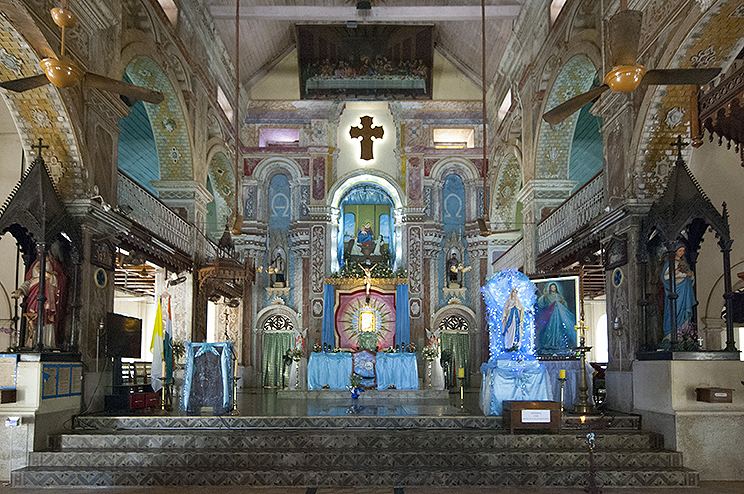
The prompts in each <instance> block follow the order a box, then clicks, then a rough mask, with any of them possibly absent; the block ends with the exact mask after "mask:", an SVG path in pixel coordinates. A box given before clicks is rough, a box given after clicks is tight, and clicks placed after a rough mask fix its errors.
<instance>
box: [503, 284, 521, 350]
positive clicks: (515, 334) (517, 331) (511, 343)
mask: <svg viewBox="0 0 744 494" xmlns="http://www.w3.org/2000/svg"><path fill="white" fill-rule="evenodd" d="M502 314H503V315H502V316H501V327H502V331H503V335H504V350H506V351H509V350H512V349H514V350H516V349H518V348H519V342H520V340H521V338H522V334H521V330H522V321H523V320H524V309H523V308H522V303H521V302H520V301H519V290H517V289H516V288H512V290H511V294H510V295H509V298H508V299H506V303H504V311H503V313H502Z"/></svg>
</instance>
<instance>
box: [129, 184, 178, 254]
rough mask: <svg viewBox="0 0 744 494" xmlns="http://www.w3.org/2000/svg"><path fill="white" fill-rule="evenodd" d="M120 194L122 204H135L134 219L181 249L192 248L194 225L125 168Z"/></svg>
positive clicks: (131, 213) (131, 214)
mask: <svg viewBox="0 0 744 494" xmlns="http://www.w3.org/2000/svg"><path fill="white" fill-rule="evenodd" d="M118 195H119V207H120V208H126V206H129V207H131V208H132V211H131V212H129V213H128V214H127V216H128V217H129V218H130V219H132V220H133V221H135V222H137V223H138V224H139V225H140V226H142V227H144V228H146V229H147V230H149V231H150V232H151V233H153V234H155V235H156V236H158V237H159V238H160V239H162V240H164V241H165V242H167V243H169V244H170V245H172V246H174V247H176V248H178V249H181V251H183V252H192V248H191V225H190V224H189V223H188V222H186V221H185V220H184V219H183V218H181V217H180V216H178V215H177V214H176V213H174V212H173V211H172V210H171V209H170V208H168V206H166V205H165V204H163V203H162V202H160V200H159V199H158V198H157V197H155V196H153V195H152V194H151V193H150V192H148V191H147V190H145V189H143V188H142V187H141V186H140V185H139V184H137V183H136V182H135V181H134V180H132V179H131V178H129V177H128V176H126V175H125V174H124V173H121V172H119V187H118Z"/></svg>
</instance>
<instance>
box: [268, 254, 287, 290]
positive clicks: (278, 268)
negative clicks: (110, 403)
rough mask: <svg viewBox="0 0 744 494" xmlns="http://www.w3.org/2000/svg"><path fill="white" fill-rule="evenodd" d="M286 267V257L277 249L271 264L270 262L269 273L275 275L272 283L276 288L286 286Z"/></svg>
mask: <svg viewBox="0 0 744 494" xmlns="http://www.w3.org/2000/svg"><path fill="white" fill-rule="evenodd" d="M284 269H285V268H284V258H283V257H282V251H281V250H277V251H276V254H275V255H274V259H272V261H271V264H269V274H273V275H274V281H273V284H272V286H273V287H274V288H284V285H285V278H284Z"/></svg>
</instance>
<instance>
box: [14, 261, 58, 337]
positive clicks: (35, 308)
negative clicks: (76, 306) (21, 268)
mask: <svg viewBox="0 0 744 494" xmlns="http://www.w3.org/2000/svg"><path fill="white" fill-rule="evenodd" d="M39 271H40V266H39V260H38V259H37V260H36V261H34V263H33V264H32V265H31V269H29V270H28V272H27V273H26V277H25V281H24V282H23V284H21V285H20V286H19V287H18V289H17V290H14V291H13V292H12V293H11V295H10V296H11V297H12V298H14V299H17V298H19V297H25V299H26V302H27V304H28V305H27V306H26V312H25V313H24V314H23V315H24V316H25V317H26V321H27V326H26V327H27V328H28V329H27V331H26V341H25V342H19V344H21V345H23V346H28V347H30V346H33V344H34V342H35V341H36V338H37V336H36V327H37V324H36V319H37V317H38V314H39V301H38V300H37V299H36V297H37V296H38V294H39ZM45 278H46V285H45V291H46V302H45V303H44V341H43V344H44V346H46V347H52V348H54V347H56V346H57V344H58V343H60V342H59V341H58V338H61V337H62V335H60V334H58V331H59V330H60V328H61V325H62V323H63V320H64V312H65V308H66V302H65V300H64V297H65V293H66V291H65V288H66V285H67V276H66V275H65V273H64V271H63V269H62V264H61V262H60V261H59V258H58V257H57V256H56V255H55V254H53V253H52V251H47V253H46V266H45Z"/></svg>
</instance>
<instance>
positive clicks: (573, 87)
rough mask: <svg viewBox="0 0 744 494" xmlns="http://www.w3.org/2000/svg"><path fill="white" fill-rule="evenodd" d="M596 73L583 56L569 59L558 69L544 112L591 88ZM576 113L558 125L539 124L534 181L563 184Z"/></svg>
mask: <svg viewBox="0 0 744 494" xmlns="http://www.w3.org/2000/svg"><path fill="white" fill-rule="evenodd" d="M596 74H597V69H596V68H595V66H594V64H593V63H592V61H591V59H590V58H589V57H588V56H586V55H585V54H579V55H576V56H574V57H573V58H571V59H570V60H569V61H568V62H566V64H565V65H564V66H563V67H562V68H561V70H560V71H559V73H558V75H557V76H556V78H555V80H554V81H553V86H552V89H551V91H550V95H549V96H548V98H547V99H546V103H545V109H550V108H554V107H555V106H557V105H559V104H561V103H563V102H564V101H566V100H568V99H570V98H572V97H574V96H576V95H578V94H581V93H583V92H585V91H587V90H588V89H590V88H591V87H592V83H593V82H594V78H595V76H596ZM578 119H579V113H578V112H577V113H574V114H573V115H571V116H570V117H569V118H567V119H566V120H564V121H563V122H561V123H560V124H558V125H550V124H548V123H547V122H545V121H544V120H541V121H540V131H539V135H538V141H537V148H536V151H535V178H537V179H557V180H566V179H567V178H568V162H569V159H570V156H571V143H572V141H573V135H574V130H575V128H576V122H577V121H578Z"/></svg>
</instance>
